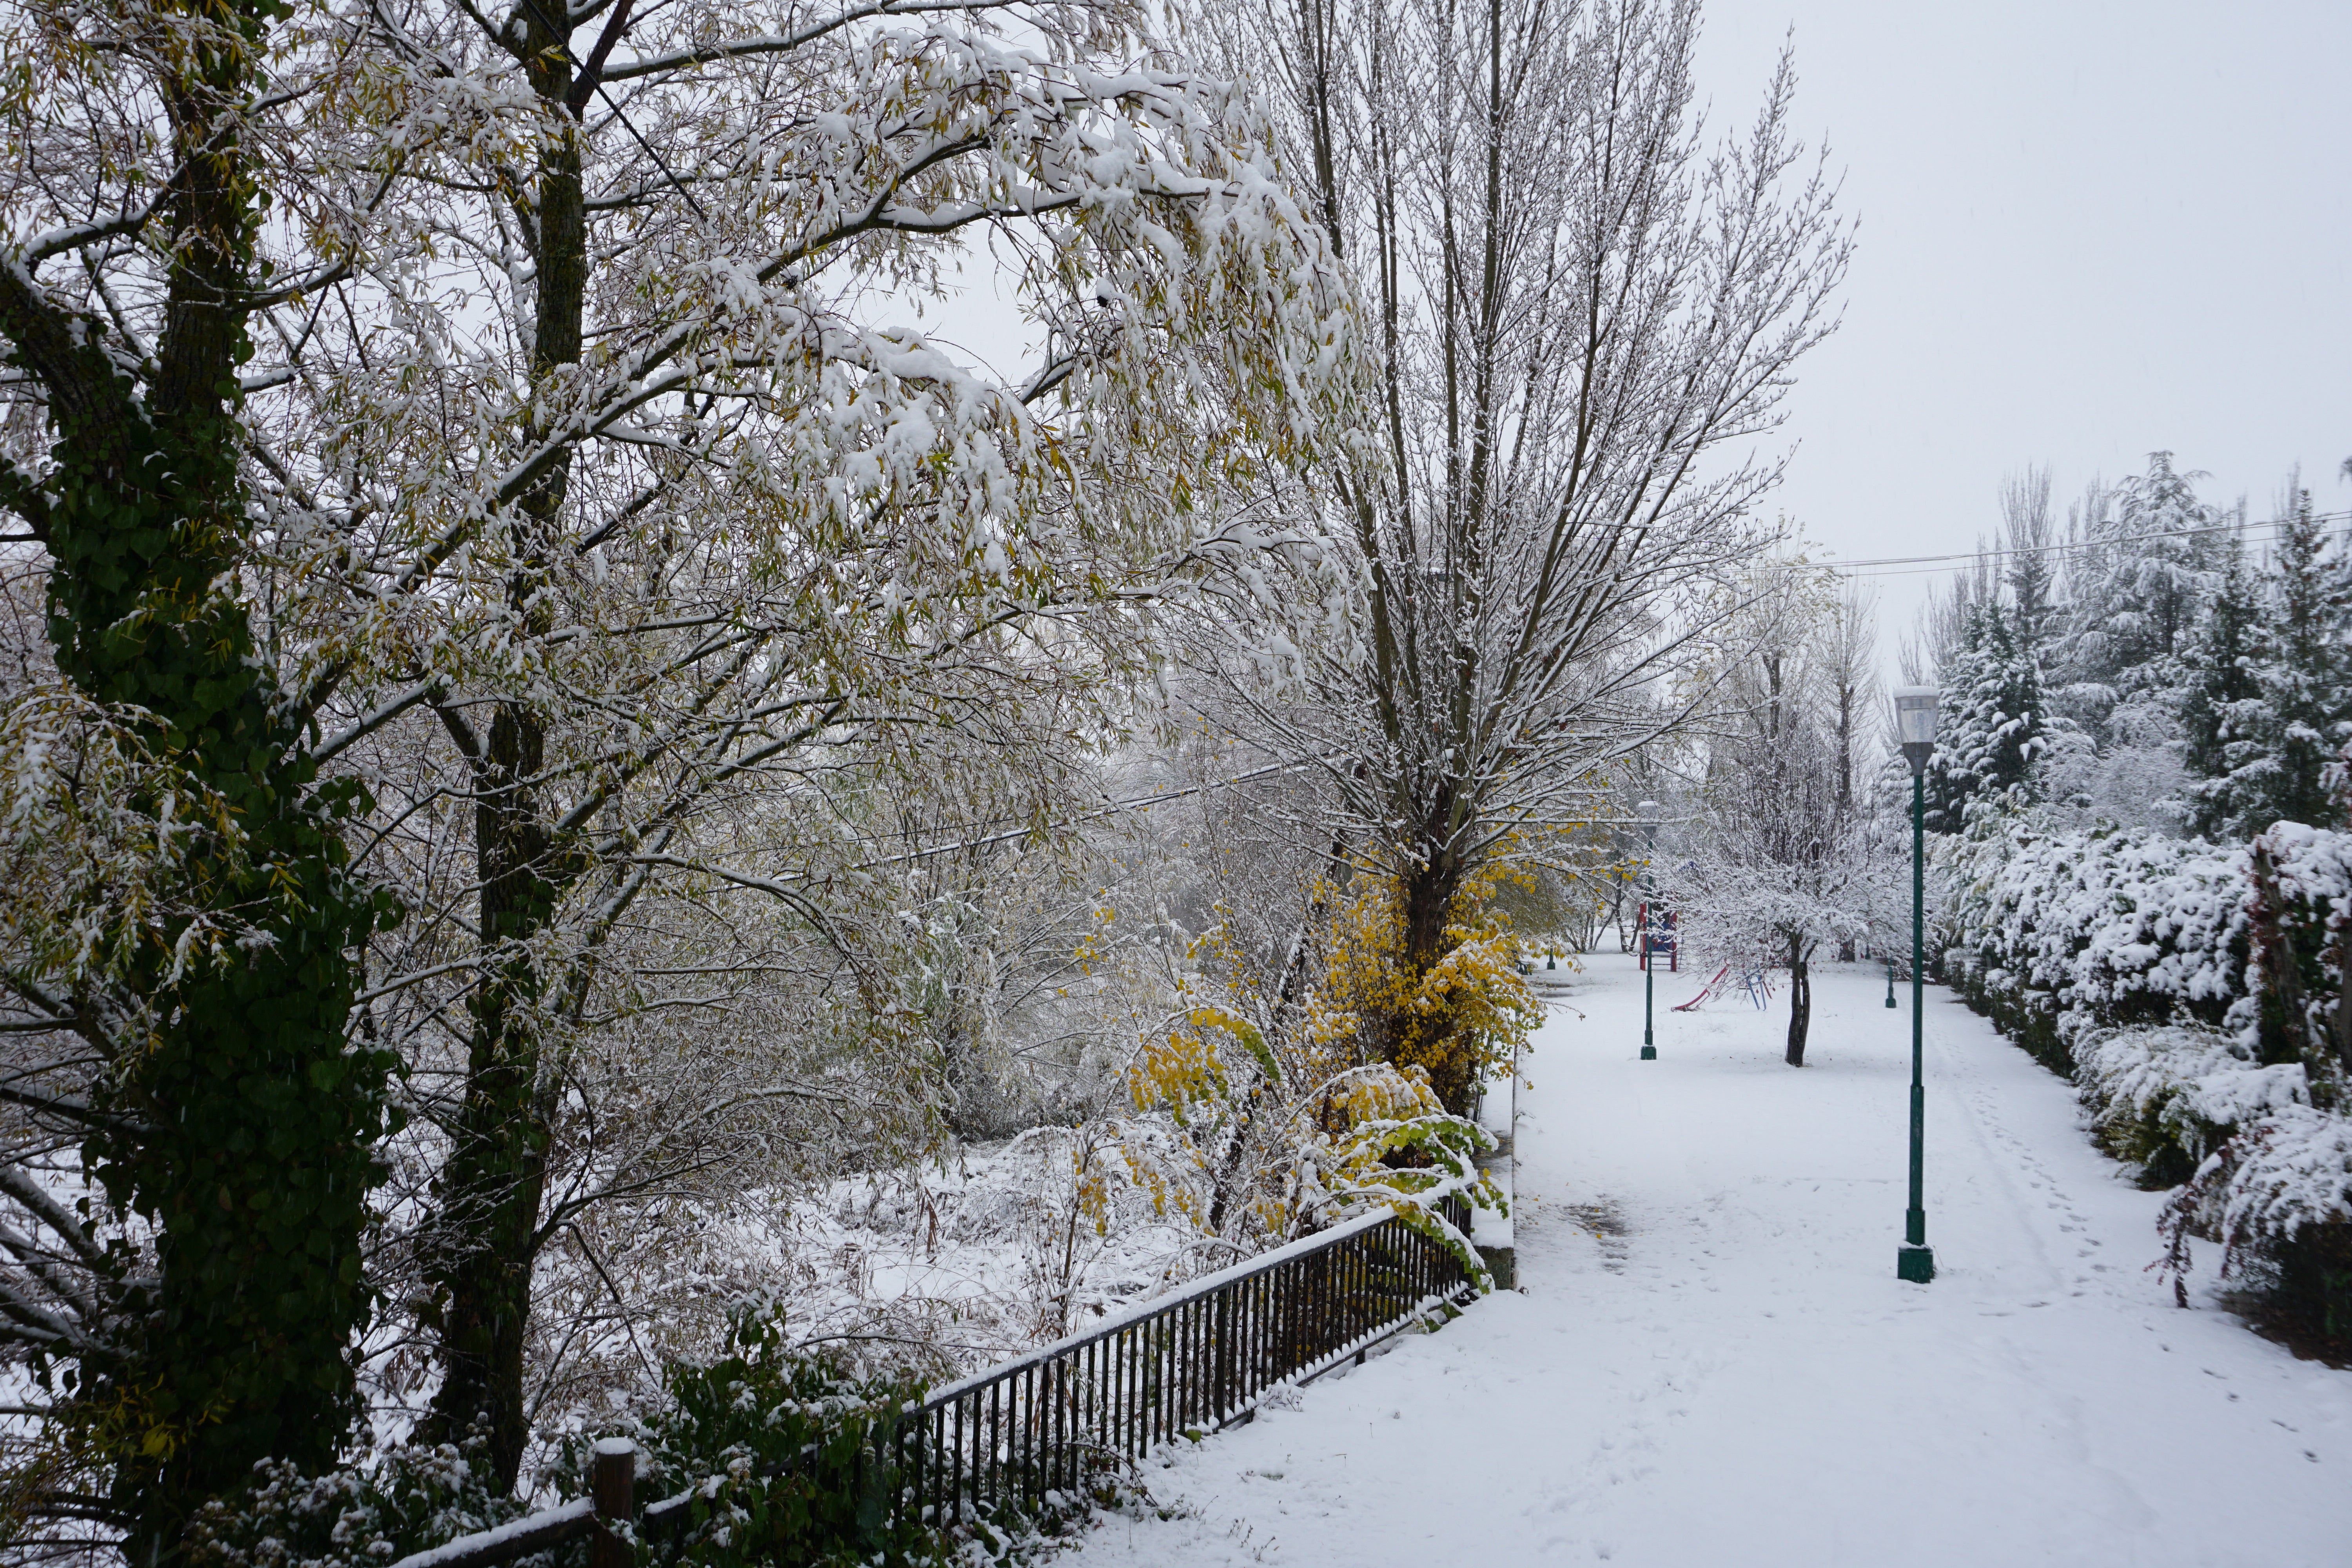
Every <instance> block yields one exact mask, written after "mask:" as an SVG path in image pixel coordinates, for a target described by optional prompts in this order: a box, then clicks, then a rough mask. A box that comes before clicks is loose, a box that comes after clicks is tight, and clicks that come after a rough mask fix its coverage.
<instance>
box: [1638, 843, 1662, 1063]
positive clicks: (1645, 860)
mask: <svg viewBox="0 0 2352 1568" xmlns="http://www.w3.org/2000/svg"><path fill="white" fill-rule="evenodd" d="M1633 809H1634V810H1636V811H1638V812H1640V813H1641V814H1642V820H1641V821H1640V822H1639V823H1638V824H1636V826H1639V827H1640V828H1641V829H1642V831H1643V835H1644V836H1645V837H1644V838H1643V848H1642V1059H1643V1061H1645V1062H1654V1061H1656V1060H1657V1059H1658V1037H1657V1030H1656V1027H1655V1024H1656V1018H1657V1010H1658V953H1657V943H1656V942H1654V941H1652V940H1651V937H1652V933H1653V932H1654V931H1656V930H1657V929H1658V883H1657V879H1656V878H1655V877H1654V876H1652V875H1651V874H1650V862H1651V861H1652V860H1654V859H1655V858H1657V853H1658V803H1657V802H1656V801H1654V800H1645V801H1643V803H1642V804H1641V805H1638V806H1635V807H1634V808H1633Z"/></svg>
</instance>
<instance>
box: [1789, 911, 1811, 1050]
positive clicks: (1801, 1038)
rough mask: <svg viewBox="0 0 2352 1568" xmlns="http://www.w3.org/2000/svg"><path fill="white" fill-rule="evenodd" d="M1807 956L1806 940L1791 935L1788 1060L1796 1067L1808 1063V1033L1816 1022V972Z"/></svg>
mask: <svg viewBox="0 0 2352 1568" xmlns="http://www.w3.org/2000/svg"><path fill="white" fill-rule="evenodd" d="M1807 956H1808V955H1807V952H1806V942H1805V939H1804V938H1803V937H1801V936H1791V937H1790V938H1789V1056H1788V1062H1789V1065H1790V1067H1792V1068H1801V1067H1803V1066H1804V1065H1805V1033H1806V1031H1807V1030H1808V1029H1810V1028H1811V1027H1812V1023H1813V974H1812V965H1811V963H1809V962H1807Z"/></svg>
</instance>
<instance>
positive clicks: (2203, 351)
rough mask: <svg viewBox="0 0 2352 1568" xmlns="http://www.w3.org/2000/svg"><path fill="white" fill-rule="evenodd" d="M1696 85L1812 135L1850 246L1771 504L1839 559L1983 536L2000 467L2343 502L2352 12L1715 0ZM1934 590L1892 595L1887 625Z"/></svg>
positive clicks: (2298, 6) (1893, 580) (2251, 6)
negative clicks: (2159, 477)
mask: <svg viewBox="0 0 2352 1568" xmlns="http://www.w3.org/2000/svg"><path fill="white" fill-rule="evenodd" d="M1706 26H1707V37H1706V44H1705V46H1704V48H1703V52H1702V57H1701V77H1700V79H1701V84H1702V90H1703V92H1704V93H1705V94H1706V97H1708V98H1709V99H1710V100H1712V103H1713V106H1714V114H1713V121H1714V123H1716V124H1717V125H1724V124H1728V123H1735V122H1738V121H1744V120H1745V119H1746V118H1747V117H1748V115H1749V114H1750V113H1751V112H1752V110H1753V106H1754V104H1755V102H1756V100H1757V97H1758V94H1759V91H1760V89H1761V88H1762V86H1763V83H1764V81H1765V79H1766V77H1767V73H1768V72H1769V69H1770V67H1771V62H1772V58H1773V55H1774V53H1775V52H1776V51H1777V50H1778V48H1779V47H1780V43H1781V40H1782V37H1784V35H1786V34H1787V32H1788V30H1789V29H1790V28H1791V27H1793V28H1794V38H1795V45H1796V51H1797V68H1798V71H1799V75H1800V82H1799V91H1798V100H1797V121H1798V124H1799V125H1800V126H1801V128H1802V129H1803V130H1804V132H1805V134H1806V136H1807V139H1808V141H1809V142H1818V141H1819V140H1820V138H1821V137H1822V135H1823V134H1824V133H1825V134H1826V137H1827V140H1828V144H1829V147H1830V150H1831V157H1832V167H1837V168H1843V170H1844V171H1845V184H1844V193H1843V205H1845V207H1846V210H1847V211H1848V212H1850V213H1852V214H1853V215H1854V216H1857V217H1858V218H1859V219H1860V220H1861V231H1860V243H1859V246H1858V248H1857V252H1856V255H1855V258H1854V264H1853V272H1852V275H1851V279H1850V281H1849V284H1848V288H1847V290H1846V298H1845V322H1844V326H1843V329H1842V330H1841V331H1839V333H1838V335H1837V336H1836V337H1835V338H1833V339H1832V340H1831V342H1829V343H1828V344H1826V345H1825V346H1823V347H1822V349H1820V350H1819V351H1817V352H1816V353H1815V355H1814V356H1813V357H1812V358H1811V360H1810V361H1808V362H1807V363H1805V364H1804V365H1802V366H1801V369H1800V371H1799V380H1798V385H1797V388H1796V391H1795V393H1794V395H1793V396H1792V399H1791V402H1790V422H1789V426H1788V431H1789V434H1790V435H1791V436H1793V437H1797V438H1798V440H1799V442H1800V445H1799V448H1798V452H1797V456H1796V458H1795V461H1794V463H1793V464H1792V465H1791V468H1790V475H1789V482H1788V484H1787V486H1786V487H1785V488H1784V489H1783V491H1782V493H1781V496H1780V504H1781V505H1782V506H1783V507H1784V508H1785V509H1786V510H1788V511H1789V513H1790V515H1791V516H1793V517H1796V518H1799V519H1801V520H1802V521H1804V523H1805V524H1806V526H1807V530H1808V531H1809V532H1810V533H1811V535H1812V536H1813V537H1815V538H1817V539H1819V540H1821V541H1822V542H1824V543H1825V544H1827V545H1829V546H1830V547H1831V548H1832V550H1834V551H1835V552H1837V553H1838V554H1839V555H1842V556H1843V557H1844V558H1846V559H1850V560H1859V559H1864V558H1869V557H1881V556H1889V555H1916V554H1925V553H1929V552H1937V551H1946V550H1964V549H1968V548H1969V547H1970V546H1971V545H1973V543H1974V542H1975V539H1976V536H1977V534H1978V533H1979V531H1988V530H1990V527H1991V526H1992V524H1993V523H1994V521H1995V520H1996V519H1997V517H1998V512H1997V510H1996V495H1997V490H1998V487H1999V485H2000V479H2001V476H2002V475H2003V474H2004V473H2006V472H2009V471H2011V470H2012V469H2015V468H2020V467H2022V466H2023V465H2025V464H2027V463H2032V462H2040V463H2046V464H2048V465H2050V466H2051V467H2052V468H2053V469H2054V470H2055V473H2056V478H2057V485H2058V489H2059V493H2060V494H2061V495H2062V496H2063V495H2065V494H2067V493H2069V492H2073V491H2079V489H2080V488H2081V486H2082V484H2083V482H2084V480H2086V479H2090V478H2091V477H2092V476H2094V475H2104V476H2105V477H2106V478H2107V479H2115V478H2116V477H2118V476H2120V475H2122V474H2125V473H2128V472H2134V471H2137V470H2138V469H2139V468H2141V467H2142V466H2143V464H2144V462H2145V457H2146V454H2147V452H2149V451H2151V450H2154V449H2156V448H2158V447H2169V448H2170V449H2172V451H2173V452H2174V453H2175V454H2176V461H2177V463H2178V464H2179V466H2181V467H2183V468H2201V469H2205V470H2207V471H2209V472H2210V474H2211V475H2212V478H2211V479H2210V481H2208V482H2207V483H2204V484H2202V485H2200V490H2202V491H2203V492H2204V493H2205V494H2206V495H2208V496H2209V497H2210V498H2211V499H2214V500H2223V501H2229V500H2235V499H2236V498H2237V497H2238V496H2239V495H2241V494H2243V495H2245V496H2247V497H2248V499H2249V500H2251V501H2252V506H2253V510H2254V514H2255V516H2256V517H2258V518H2259V517H2262V516H2264V515H2267V511H2268V509H2269V507H2270V504H2271V498H2272V496H2273V492H2274V490H2275V489H2277V488H2278V486H2279V484H2280V482H2281V480H2282V479H2284V474H2285V472H2286V470H2287V468H2289V467H2290V466H2291V465H2294V464H2295V463H2298V462H2299V463H2301V464H2302V466H2303V472H2304V480H2305V484H2307V485H2309V486H2310V487H2311V489H2312V491H2313V495H2314V498H2315V500H2317V502H2318V503H2319V505H2320V506H2321V507H2322V508H2323V509H2324V510H2340V509H2342V508H2344V507H2345V506H2347V505H2352V485H2347V483H2346V482H2345V481H2344V480H2342V479H2340V478H2339V477H2338V475H2337V472H2336V469H2337V465H2338V464H2340V463H2341V462H2342V461H2343V460H2344V459H2345V458H2347V457H2352V396H2347V393H2348V392H2352V381H2348V378H2352V4H2347V0H2329V3H2309V4H2306V3H2300V0H2252V3H2242V4H2235V5H2218V4H2196V3H2191V0H2041V3H2040V4H2033V3H2030V0H1971V3H1970V4H1967V5H1953V4H1941V5H1923V4H1917V3H1915V0H1716V3H1715V4H1713V5H1710V6H1709V7H1708V12H1707V22H1706ZM1930 580H1931V579H1930V578H1928V577H1927V576H1922V575H1904V576H1887V577H1882V578H1878V579H1876V581H1877V583H1878V584H1879V586H1880V587H1881V589H1882V592H1883V594H1884V595H1885V597H1884V601H1883V607H1882V611H1881V623H1880V624H1881V632H1882V640H1883V641H1884V642H1885V645H1886V646H1887V647H1888V648H1889V650H1890V651H1891V649H1892V646H1893V643H1894V639H1895V633H1896V632H1897V631H1898V630H1900V629H1903V628H1906V627H1907V626H1908V625H1909V622H1910V619H1911V615H1912V611H1913V608H1914V606H1916V604H1917V602H1918V598H1919V595H1920V594H1921V591H1922V587H1923V585H1924V584H1926V583H1927V582H1929V581H1930Z"/></svg>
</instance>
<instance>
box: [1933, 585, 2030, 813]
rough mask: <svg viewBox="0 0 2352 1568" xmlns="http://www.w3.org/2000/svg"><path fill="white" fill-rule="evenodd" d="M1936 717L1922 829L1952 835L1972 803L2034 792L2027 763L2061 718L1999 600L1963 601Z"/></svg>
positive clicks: (2024, 798) (2009, 800)
mask: <svg viewBox="0 0 2352 1568" xmlns="http://www.w3.org/2000/svg"><path fill="white" fill-rule="evenodd" d="M1942 674H1943V679H1942V685H1943V693H1944V694H1943V703H1942V709H1943V711H1942V715H1941V719H1940V722H1939V726H1938V730H1937V739H1936V751H1935V754H1934V755H1933V756H1932V757H1931V758H1929V760H1928V763H1927V829H1928V831H1929V832H1931V833H1958V831H1960V829H1961V828H1962V827H1963V826H1966V824H1967V820H1968V816H1969V805H1970V804H1971V803H1972V802H1999V803H2004V804H2015V805H2023V804H2027V803H2030V802H2032V800H2034V799H2036V798H2038V793H2039V792H2038V788H2037V783H2036V779H2035V770H2034V762H2035V760H2036V759H2037V758H2039V757H2040V756H2042V753H2043V752H2046V751H2048V750H2049V746H2050V742H2049V740H2048V739H2047V736H2048V732H2049V731H2050V730H2051V729H2052V728H2053V725H2055V724H2059V723H2063V721H2059V720H2056V719H2054V718H2053V715H2052V714H2051V712H2050V710H2049V703H2048V701H2047V700H2046V698H2045V697H2044V695H2043V692H2042V668H2041V661H2040V659H2039V657H2038V656H2037V654H2036V651H2035V650H2034V648H2033V647H2032V646H2031V645H2030V644H2029V643H2028V642H2027V641H2026V639H2025V638H2024V637H2022V636H2021V634H2020V631H2019V629H2018V624H2017V616H2016V614H2015V612H2014V611H2013V610H2011V608H2010V607H2009V606H2008V605H2004V604H2003V603H2002V602H2000V600H1998V599H1991V600H1986V601H1984V602H1981V603H1979V604H1977V605H1971V606H1969V613H1968V621H1967V626H1966V630H1965V631H1964V633H1963V635H1962V641H1961V643H1960V646H1959V647H1958V649H1956V650H1955V651H1954V654H1953V657H1952V658H1951V659H1950V660H1949V662H1948V664H1947V666H1946V667H1945V668H1944V670H1943V672H1942Z"/></svg>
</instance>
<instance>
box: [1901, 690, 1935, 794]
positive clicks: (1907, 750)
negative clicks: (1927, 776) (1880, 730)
mask: <svg viewBox="0 0 2352 1568" xmlns="http://www.w3.org/2000/svg"><path fill="white" fill-rule="evenodd" d="M1942 696H1943V694H1942V693H1941V692H1940V691H1938V690H1937V689H1936V688H1935V687H1932V686H1898V687H1896V688H1895V738H1896V739H1897V740H1899V741H1901V742H1903V760H1904V761H1905V762H1906V763H1910V764H1911V773H1912V776H1913V777H1915V778H1916V777H1917V776H1918V775H1919V774H1921V773H1926V772H1927V759H1928V757H1929V756H1931V755H1933V754H1934V752H1935V750H1936V705H1937V702H1938V701H1939V700H1941V699H1942Z"/></svg>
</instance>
